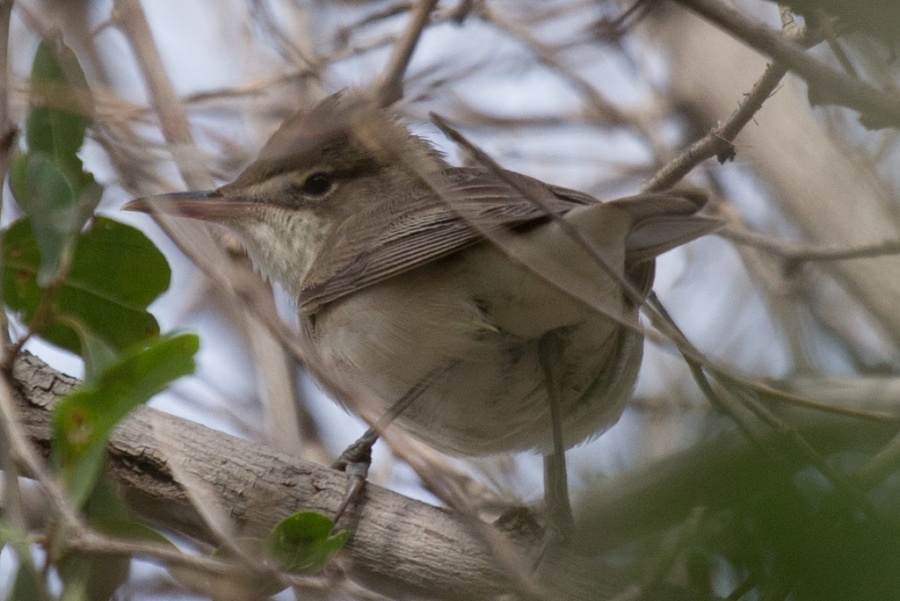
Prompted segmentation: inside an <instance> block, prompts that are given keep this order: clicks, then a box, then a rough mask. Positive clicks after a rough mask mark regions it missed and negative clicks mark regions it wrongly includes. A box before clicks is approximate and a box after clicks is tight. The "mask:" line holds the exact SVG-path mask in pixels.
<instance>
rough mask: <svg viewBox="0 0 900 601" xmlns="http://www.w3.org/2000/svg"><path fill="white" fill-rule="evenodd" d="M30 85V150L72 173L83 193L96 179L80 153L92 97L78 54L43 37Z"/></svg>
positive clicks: (79, 190)
mask: <svg viewBox="0 0 900 601" xmlns="http://www.w3.org/2000/svg"><path fill="white" fill-rule="evenodd" d="M30 84H31V96H30V101H31V109H30V110H29V112H28V118H27V120H26V123H25V141H26V143H27V145H28V150H29V152H31V153H34V152H44V153H46V154H47V155H49V156H50V157H51V158H52V160H53V161H54V162H55V163H56V164H57V165H59V166H60V167H61V168H62V169H63V170H64V171H65V172H66V173H67V175H68V176H70V178H71V181H72V182H73V184H74V188H75V191H76V196H80V192H81V190H82V189H83V188H84V187H85V186H87V185H88V184H90V183H91V182H93V177H92V176H91V175H90V174H87V173H85V172H84V170H83V169H82V164H81V159H79V158H78V155H77V152H78V149H79V148H81V145H82V143H83V142H84V134H85V131H86V129H87V125H88V122H89V119H88V115H89V114H90V112H91V105H92V100H91V96H90V91H89V89H88V85H87V79H86V78H85V76H84V71H83V70H82V69H81V65H80V64H79V63H78V59H77V58H76V56H75V53H74V52H72V50H71V48H69V47H67V46H66V45H65V44H63V43H62V42H61V41H58V40H48V39H44V40H42V41H41V43H40V45H39V46H38V48H37V51H36V52H35V55H34V62H33V63H32V67H31V81H30Z"/></svg>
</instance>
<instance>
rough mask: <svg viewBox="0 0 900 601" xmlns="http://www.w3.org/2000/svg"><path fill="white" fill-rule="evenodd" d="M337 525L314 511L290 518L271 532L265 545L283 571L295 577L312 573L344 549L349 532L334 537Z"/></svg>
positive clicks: (342, 532)
mask: <svg viewBox="0 0 900 601" xmlns="http://www.w3.org/2000/svg"><path fill="white" fill-rule="evenodd" d="M332 529H334V522H332V521H331V519H330V518H328V517H327V516H324V515H322V514H321V513H317V512H315V511H301V512H299V513H295V514H293V515H289V516H288V517H286V518H285V519H283V520H282V521H281V522H279V523H278V525H276V526H275V528H273V529H272V532H270V533H269V536H268V538H267V540H266V546H267V548H268V549H269V553H270V554H271V555H272V556H273V557H274V558H275V560H276V561H278V563H279V565H280V567H281V569H283V570H286V571H289V572H293V573H295V574H311V573H313V572H316V571H318V570H320V569H322V567H323V566H324V565H325V564H326V563H328V561H329V560H330V559H331V558H332V557H333V556H334V555H335V554H336V553H337V552H338V551H340V550H341V548H342V547H343V546H344V543H346V542H347V538H349V536H350V533H349V532H348V531H347V530H341V531H340V532H338V533H336V534H334V535H332V534H331V531H332Z"/></svg>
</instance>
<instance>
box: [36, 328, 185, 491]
mask: <svg viewBox="0 0 900 601" xmlns="http://www.w3.org/2000/svg"><path fill="white" fill-rule="evenodd" d="M199 346H200V342H199V339H198V338H197V336H195V335H193V334H179V335H175V336H169V337H165V338H162V339H160V340H159V341H157V342H155V343H153V344H152V345H151V346H149V347H146V348H143V349H139V350H133V351H131V352H129V353H126V354H125V355H124V356H123V357H122V358H121V359H120V360H119V361H117V362H116V363H113V364H111V365H109V366H108V367H107V368H106V369H105V370H103V372H102V373H101V374H99V375H98V376H97V377H96V378H95V380H94V381H93V382H92V383H91V384H85V385H83V387H81V388H79V389H78V390H76V391H74V392H72V393H71V394H69V395H68V396H66V397H65V398H64V399H62V400H61V401H60V402H59V404H58V405H57V406H56V409H55V410H54V412H53V453H54V457H55V459H56V461H57V464H58V465H59V466H60V467H61V468H62V471H63V480H64V482H65V484H66V487H67V491H68V493H69V496H70V498H72V499H73V501H74V502H75V503H76V504H78V505H81V504H82V503H83V502H84V501H85V500H87V499H88V498H89V496H90V494H91V492H92V490H93V489H94V485H95V483H96V482H97V478H98V476H99V474H100V472H101V470H102V469H103V464H104V459H105V450H106V442H107V439H108V437H109V433H110V432H111V431H112V429H113V428H114V427H115V426H116V424H118V423H119V422H120V421H121V420H122V419H123V418H124V417H125V416H126V415H127V414H128V413H129V412H130V411H131V410H132V409H134V408H135V407H137V406H138V405H140V404H141V403H143V402H145V401H147V400H148V399H149V398H150V397H152V396H153V395H155V394H156V393H158V392H160V391H161V390H163V389H164V388H165V387H166V386H167V385H168V384H169V383H170V382H172V381H173V380H175V379H177V378H180V377H181V376H184V375H188V374H190V373H193V372H194V369H195V367H196V366H195V363H194V354H195V353H196V352H197V349H198V348H199Z"/></svg>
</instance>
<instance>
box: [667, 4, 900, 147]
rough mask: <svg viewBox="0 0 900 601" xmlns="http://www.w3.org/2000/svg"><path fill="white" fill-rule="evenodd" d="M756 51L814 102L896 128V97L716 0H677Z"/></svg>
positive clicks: (899, 114) (899, 101) (899, 122)
mask: <svg viewBox="0 0 900 601" xmlns="http://www.w3.org/2000/svg"><path fill="white" fill-rule="evenodd" d="M677 2H678V3H679V4H681V5H683V6H685V7H687V8H689V9H690V10H692V11H694V12H696V13H697V14H699V15H701V16H703V17H704V18H705V19H708V20H709V21H710V22H712V23H714V24H715V25H716V26H717V27H720V28H722V29H723V30H725V31H727V32H728V33H730V34H732V35H733V36H735V37H737V38H738V39H740V40H742V41H743V42H744V43H746V44H748V45H750V46H752V47H753V48H755V49H756V50H758V51H759V52H762V53H764V54H767V55H769V56H771V57H772V58H774V59H777V60H778V61H780V62H781V63H783V64H784V65H785V66H786V67H787V68H788V69H790V70H791V71H793V72H794V73H796V74H797V75H799V76H800V77H802V78H803V79H804V80H805V81H806V83H807V84H808V85H809V97H810V100H811V101H813V102H814V103H819V104H840V105H843V106H846V107H849V108H852V109H854V110H856V111H858V112H859V113H860V114H861V121H862V123H863V124H864V125H866V126H867V127H871V128H873V129H875V128H880V127H900V97H898V96H897V94H894V93H892V92H885V91H882V90H879V89H878V88H876V87H874V86H872V85H870V84H868V83H866V82H865V81H863V80H861V79H859V78H857V77H853V76H852V75H848V74H846V73H843V72H841V71H839V70H837V69H834V68H832V67H830V66H828V65H826V64H825V63H823V62H822V61H820V60H818V59H816V58H814V57H812V56H811V55H809V54H808V53H807V52H805V51H804V49H803V48H802V47H800V46H798V45H797V44H795V43H793V42H792V41H790V40H788V39H786V38H785V37H784V36H782V35H780V34H778V33H777V32H775V31H772V30H770V29H769V28H767V27H765V26H763V25H761V24H760V23H758V22H756V21H754V20H753V19H750V18H749V17H747V16H746V15H745V14H744V13H742V12H741V11H740V10H738V9H736V8H732V7H731V6H729V5H728V4H726V3H724V2H721V1H719V0H677Z"/></svg>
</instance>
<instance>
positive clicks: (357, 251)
mask: <svg viewBox="0 0 900 601" xmlns="http://www.w3.org/2000/svg"><path fill="white" fill-rule="evenodd" d="M508 177H510V178H511V179H512V180H513V181H514V182H515V183H516V186H513V185H510V184H509V183H507V182H506V181H504V180H503V179H501V178H499V177H497V176H496V175H494V174H492V173H491V172H489V171H486V170H482V169H473V168H450V169H447V170H445V171H444V172H442V173H441V174H440V177H439V178H438V181H437V182H435V184H436V185H439V186H440V189H441V190H442V192H443V195H442V196H439V195H437V194H435V193H434V191H433V190H432V188H430V187H429V186H427V185H426V184H424V183H423V184H422V186H421V187H420V188H417V189H414V190H411V191H406V193H405V194H401V195H398V196H395V197H392V198H389V199H386V200H385V201H383V202H380V203H373V204H372V205H370V206H368V207H367V208H366V209H365V210H363V211H360V212H358V213H357V214H355V215H353V216H351V217H350V218H349V219H347V220H346V221H344V222H343V223H342V224H340V225H339V226H338V227H337V228H336V229H335V231H334V232H333V233H332V234H331V235H330V236H329V238H328V240H326V242H325V245H324V246H323V248H322V250H321V251H320V252H319V254H318V255H317V256H316V259H315V260H314V261H313V265H312V267H311V268H310V271H309V273H308V274H307V277H306V279H305V281H304V283H303V288H302V290H301V293H300V299H299V302H300V308H301V310H302V311H304V312H307V313H311V312H315V311H316V310H317V309H318V308H319V307H321V306H323V305H325V304H327V303H330V302H332V301H334V300H337V299H339V298H341V297H342V296H345V295H347V294H352V293H353V292H355V291H357V290H360V289H362V288H365V287H368V286H372V285H374V284H377V283H379V282H381V281H384V280H385V279H388V278H391V277H393V276H396V275H399V274H402V273H405V272H407V271H409V270H411V269H415V268H416V267H419V266H421V265H424V264H426V263H430V262H432V261H436V260H438V259H441V258H443V257H447V256H450V255H452V254H454V253H456V252H459V251H460V250H462V249H464V248H466V247H468V246H470V245H472V244H474V243H476V242H478V241H479V240H480V239H481V238H482V235H481V234H480V233H479V229H481V228H487V229H489V230H491V229H501V228H515V227H522V226H526V225H528V224H530V223H534V222H539V221H543V220H545V219H546V218H547V216H546V214H545V212H544V210H543V209H542V208H541V207H539V206H537V205H536V204H535V203H534V202H532V201H531V200H529V199H528V198H527V197H526V196H524V195H522V194H521V193H520V192H519V191H518V188H519V187H524V188H527V189H528V191H529V193H530V194H534V195H537V196H538V197H539V198H540V200H541V201H543V203H544V204H545V205H546V206H547V207H548V208H549V209H550V210H552V211H553V212H555V213H557V214H565V213H566V212H568V211H569V210H570V209H572V208H574V207H576V206H578V205H583V204H590V203H596V202H598V201H597V200H596V199H594V198H593V197H591V196H588V195H587V194H583V193H581V192H576V191H574V190H567V189H565V188H557V187H550V186H547V185H546V184H544V183H542V182H540V181H538V180H535V179H532V178H529V177H526V176H524V175H520V174H517V173H512V172H508ZM385 214H387V215H388V219H387V224H386V226H385V225H384V223H385V219H384V217H383V215H385ZM472 224H478V225H477V227H476V226H473V225H472Z"/></svg>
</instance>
